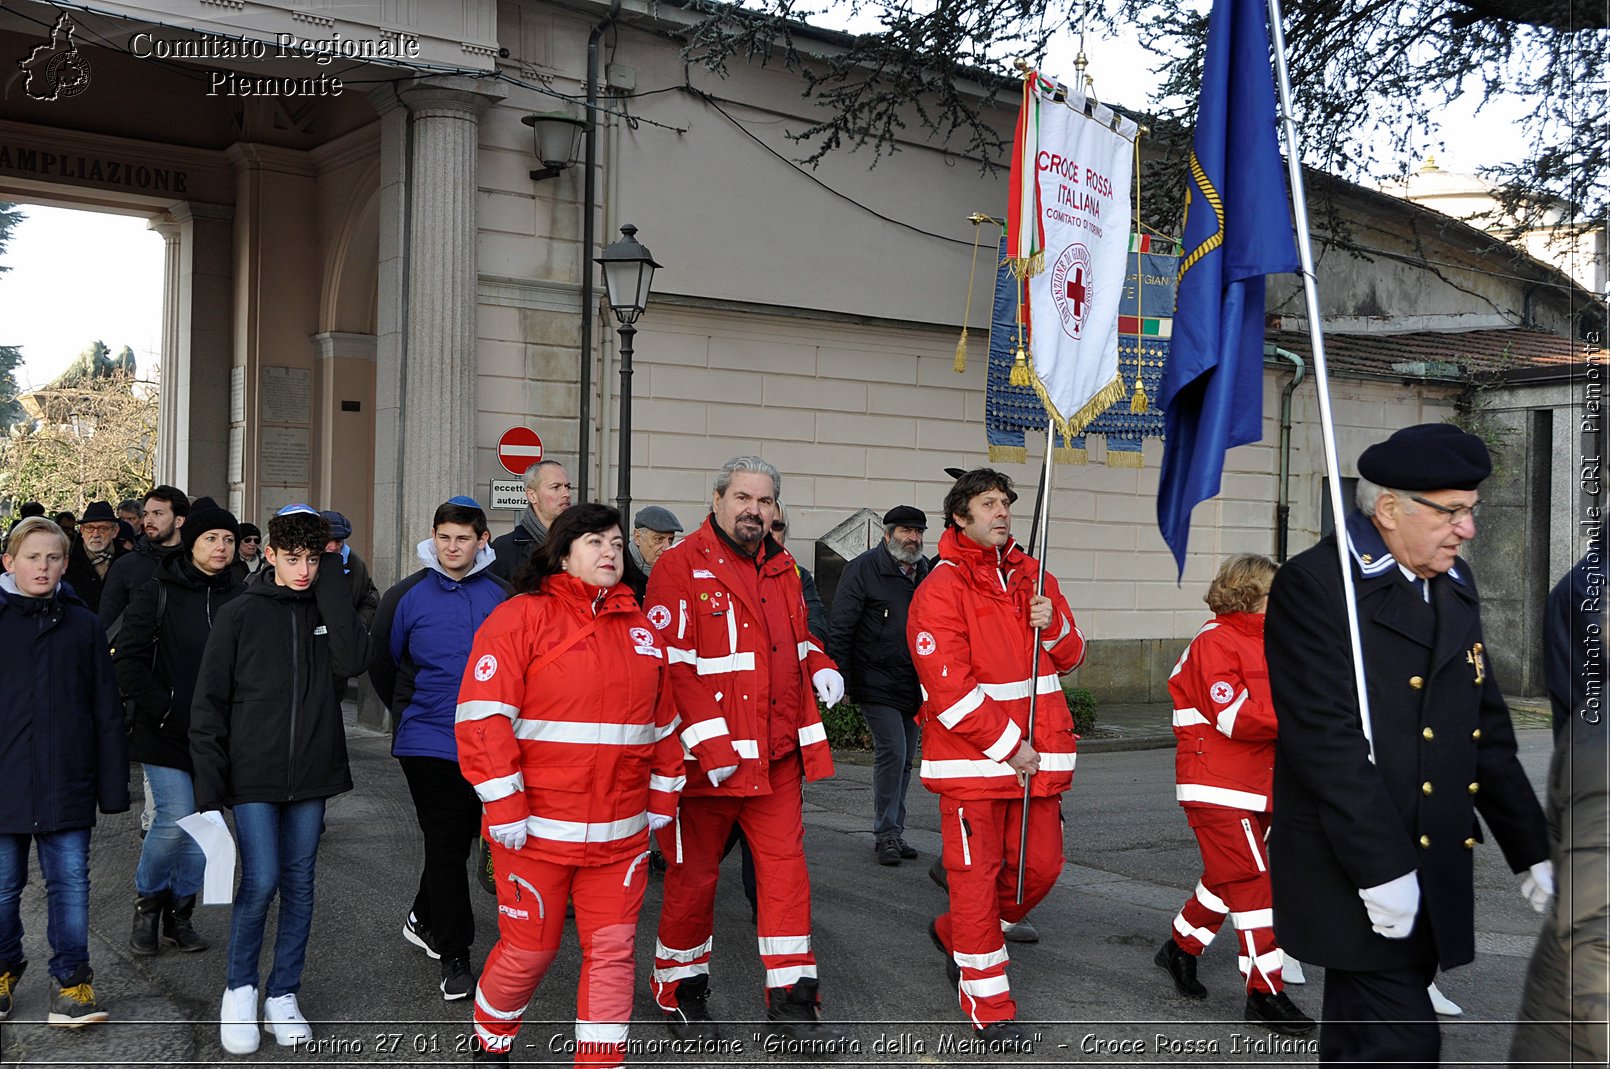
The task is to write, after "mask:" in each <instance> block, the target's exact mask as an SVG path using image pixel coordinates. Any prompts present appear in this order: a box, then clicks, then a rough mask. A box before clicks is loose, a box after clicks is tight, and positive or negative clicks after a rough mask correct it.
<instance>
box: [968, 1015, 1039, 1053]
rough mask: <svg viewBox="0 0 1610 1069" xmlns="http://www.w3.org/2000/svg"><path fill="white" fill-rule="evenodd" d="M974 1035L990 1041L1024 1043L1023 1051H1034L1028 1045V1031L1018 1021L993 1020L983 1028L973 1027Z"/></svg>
mask: <svg viewBox="0 0 1610 1069" xmlns="http://www.w3.org/2000/svg"><path fill="white" fill-rule="evenodd" d="M973 1035H975V1036H977V1037H978V1038H979V1039H982V1040H984V1041H986V1042H989V1043H1022V1044H1024V1045H1025V1046H1024V1049H1023V1051H1022V1052H1021V1053H1024V1054H1029V1053H1032V1052H1031V1051H1029V1049H1028V1047H1027V1044H1028V1043H1029V1037H1028V1033H1026V1032H1024V1031H1023V1029H1022V1027H1021V1026H1020V1025H1019V1024H1018V1023H1017V1022H1016V1021H991V1022H990V1023H989V1024H987V1025H985V1026H984V1027H983V1028H975V1029H973Z"/></svg>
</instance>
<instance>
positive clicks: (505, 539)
mask: <svg viewBox="0 0 1610 1069" xmlns="http://www.w3.org/2000/svg"><path fill="white" fill-rule="evenodd" d="M525 499H526V510H525V512H523V513H521V515H520V522H519V523H517V524H515V525H514V530H512V531H510V532H509V533H508V534H505V535H498V536H497V537H496V538H494V539H492V551H493V552H494V553H496V554H497V561H496V562H495V563H494V564H493V565H492V574H493V575H496V576H497V577H498V578H499V579H502V580H503V581H504V582H505V583H512V582H514V577H515V576H516V575H517V574H519V571H520V569H521V567H523V566H524V565H525V562H526V561H528V560H530V559H531V553H532V551H533V550H535V549H536V548H537V547H538V546H540V545H542V543H544V542H546V541H547V540H548V528H549V527H550V526H552V524H553V521H554V520H557V519H558V518H559V514H560V513H561V512H563V511H565V509H567V508H569V507H570V473H569V472H567V471H566V470H565V466H564V465H563V464H561V463H559V462H558V461H557V460H542V461H538V462H537V463H535V464H533V465H531V466H530V467H529V468H527V469H526V472H525Z"/></svg>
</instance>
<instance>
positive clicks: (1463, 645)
mask: <svg viewBox="0 0 1610 1069" xmlns="http://www.w3.org/2000/svg"><path fill="white" fill-rule="evenodd" d="M1491 470H1492V462H1491V460H1490V458H1489V457H1488V454H1487V448H1486V446H1485V445H1483V444H1482V442H1481V440H1480V439H1479V438H1477V437H1475V436H1474V435H1470V434H1466V433H1465V432H1464V431H1461V430H1459V429H1458V428H1456V427H1453V426H1450V425H1448V424H1424V425H1421V426H1416V427H1409V428H1406V429H1404V430H1401V431H1399V432H1397V433H1396V434H1394V435H1392V437H1390V438H1389V439H1387V440H1386V441H1385V442H1381V443H1378V444H1376V445H1374V446H1371V447H1370V448H1369V449H1367V450H1365V451H1364V453H1363V455H1362V456H1360V457H1359V461H1358V471H1359V475H1360V479H1359V489H1358V496H1357V500H1358V505H1359V510H1358V511H1356V512H1354V513H1353V514H1352V515H1350V516H1348V517H1347V519H1346V521H1345V529H1346V531H1347V537H1348V546H1349V549H1350V566H1351V569H1352V576H1353V585H1354V593H1355V598H1356V601H1357V605H1358V626H1359V635H1360V640H1361V642H1362V649H1363V659H1364V670H1365V678H1366V680H1367V683H1368V687H1369V714H1370V726H1371V731H1370V732H1369V733H1366V731H1365V730H1364V725H1363V723H1362V719H1361V716H1360V713H1359V709H1358V706H1357V703H1356V701H1355V699H1354V694H1355V688H1354V685H1353V667H1352V658H1351V656H1350V655H1349V652H1348V651H1349V648H1350V642H1349V639H1348V628H1347V616H1346V605H1345V602H1344V600H1343V599H1344V594H1343V585H1342V577H1341V571H1340V568H1339V566H1338V562H1337V554H1336V544H1335V541H1334V538H1335V536H1334V535H1333V536H1330V537H1327V538H1325V539H1324V540H1323V541H1321V542H1320V543H1319V544H1318V545H1317V546H1315V547H1313V548H1312V549H1309V550H1307V551H1305V552H1303V553H1300V554H1298V555H1297V556H1296V557H1294V558H1292V560H1291V561H1290V563H1288V564H1287V565H1286V566H1285V567H1284V568H1282V569H1281V570H1280V572H1279V573H1278V574H1277V575H1276V576H1275V581H1274V585H1273V587H1272V589H1271V590H1270V594H1269V611H1268V617H1267V625H1266V628H1265V640H1264V641H1265V650H1266V652H1267V653H1268V658H1269V678H1270V683H1271V686H1272V688H1273V691H1274V701H1275V712H1276V717H1277V720H1278V723H1279V739H1278V742H1277V744H1276V747H1277V748H1276V756H1275V788H1274V789H1275V796H1274V811H1275V813H1276V814H1278V816H1277V818H1276V820H1275V821H1274V825H1273V829H1272V832H1271V836H1270V843H1269V872H1270V876H1271V878H1272V880H1273V883H1274V899H1275V904H1274V918H1275V932H1276V935H1277V937H1278V938H1279V941H1280V945H1281V946H1282V947H1283V948H1285V949H1286V950H1287V951H1288V952H1290V953H1291V954H1293V955H1295V956H1296V957H1298V958H1300V959H1301V960H1303V961H1305V962H1314V963H1317V964H1320V965H1323V966H1325V967H1326V972H1325V997H1324V1006H1323V1010H1322V1014H1321V1016H1322V1018H1323V1021H1322V1024H1321V1029H1320V1038H1319V1057H1320V1061H1322V1062H1338V1061H1340V1062H1348V1063H1366V1064H1372V1065H1373V1064H1379V1063H1388V1062H1390V1063H1392V1064H1402V1065H1435V1064H1436V1063H1437V1060H1438V1057H1439V1054H1440V1051H1441V1036H1440V1034H1439V1033H1438V1030H1437V1024H1436V1019H1435V1016H1434V1014H1433V1011H1432V1007H1431V1000H1430V996H1429V995H1428V994H1427V991H1426V985H1427V984H1429V983H1430V982H1431V979H1432V977H1433V976H1434V975H1435V974H1436V972H1437V970H1438V969H1439V968H1440V969H1449V968H1452V967H1454V966H1456V965H1463V964H1464V963H1466V962H1468V961H1470V960H1471V959H1472V958H1473V957H1474V956H1475V940H1474V935H1473V931H1474V912H1475V907H1474V895H1473V891H1472V878H1473V868H1474V865H1473V861H1474V853H1473V852H1474V850H1475V847H1476V844H1477V843H1478V842H1479V841H1480V839H1481V831H1480V829H1479V827H1478V826H1477V824H1476V812H1477V811H1479V812H1480V813H1481V815H1482V818H1483V819H1484V820H1485V821H1486V823H1487V826H1488V828H1489V829H1490V830H1491V831H1492V833H1493V836H1494V838H1496V839H1497V840H1498V845H1499V847H1500V848H1501V849H1502V850H1503V852H1504V858H1505V860H1506V861H1507V862H1508V863H1509V866H1510V868H1511V869H1512V870H1514V871H1515V872H1516V873H1524V874H1526V875H1525V879H1524V880H1523V881H1522V883H1521V890H1522V893H1523V894H1524V895H1525V896H1526V897H1527V898H1528V899H1529V900H1530V901H1531V903H1532V905H1533V908H1535V909H1538V910H1540V911H1541V910H1542V909H1543V908H1546V906H1547V903H1548V898H1549V895H1550V894H1551V893H1552V891H1553V883H1554V877H1553V871H1552V867H1551V866H1550V864H1549V861H1548V839H1547V833H1546V830H1545V827H1544V821H1543V812H1542V809H1541V808H1540V807H1539V805H1538V803H1537V796H1536V795H1535V794H1534V793H1533V791H1532V785H1531V784H1530V783H1529V782H1527V779H1526V774H1525V772H1524V771H1522V769H1521V766H1520V762H1519V761H1518V760H1517V759H1516V756H1515V732H1514V728H1513V726H1512V725H1511V723H1510V719H1509V710H1508V708H1507V707H1506V706H1505V704H1504V699H1503V695H1502V693H1501V691H1500V689H1499V684H1498V681H1497V680H1496V679H1495V678H1494V677H1493V672H1492V666H1491V664H1490V662H1489V661H1488V659H1487V656H1486V651H1485V647H1484V640H1483V634H1482V626H1481V600H1480V597H1479V595H1478V594H1477V591H1476V583H1475V578H1474V576H1473V575H1472V574H1471V572H1470V568H1469V566H1468V565H1467V564H1466V563H1465V562H1464V560H1462V559H1461V558H1460V557H1459V556H1458V551H1459V547H1460V545H1461V544H1463V543H1464V542H1466V541H1468V540H1469V539H1471V538H1473V537H1475V534H1476V530H1475V528H1476V517H1475V513H1476V506H1477V504H1478V495H1477V493H1476V487H1477V486H1478V484H1480V482H1481V481H1482V480H1483V479H1484V478H1486V477H1487V475H1488V474H1489V472H1490V471H1491Z"/></svg>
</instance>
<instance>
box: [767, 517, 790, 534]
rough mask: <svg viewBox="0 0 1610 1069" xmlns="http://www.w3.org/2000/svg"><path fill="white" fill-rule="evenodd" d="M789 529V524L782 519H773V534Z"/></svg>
mask: <svg viewBox="0 0 1610 1069" xmlns="http://www.w3.org/2000/svg"><path fill="white" fill-rule="evenodd" d="M787 530H788V524H786V523H784V522H783V521H782V520H773V521H771V533H772V534H782V533H783V532H785V531H787Z"/></svg>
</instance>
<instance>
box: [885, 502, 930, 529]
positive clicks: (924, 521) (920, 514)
mask: <svg viewBox="0 0 1610 1069" xmlns="http://www.w3.org/2000/svg"><path fill="white" fill-rule="evenodd" d="M883 526H885V527H915V528H916V529H917V530H919V531H926V530H927V529H928V514H927V513H926V512H924V511H922V509H920V508H917V507H915V506H913V505H896V506H895V507H894V508H892V509H890V510H889V511H888V512H885V513H884V514H883Z"/></svg>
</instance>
